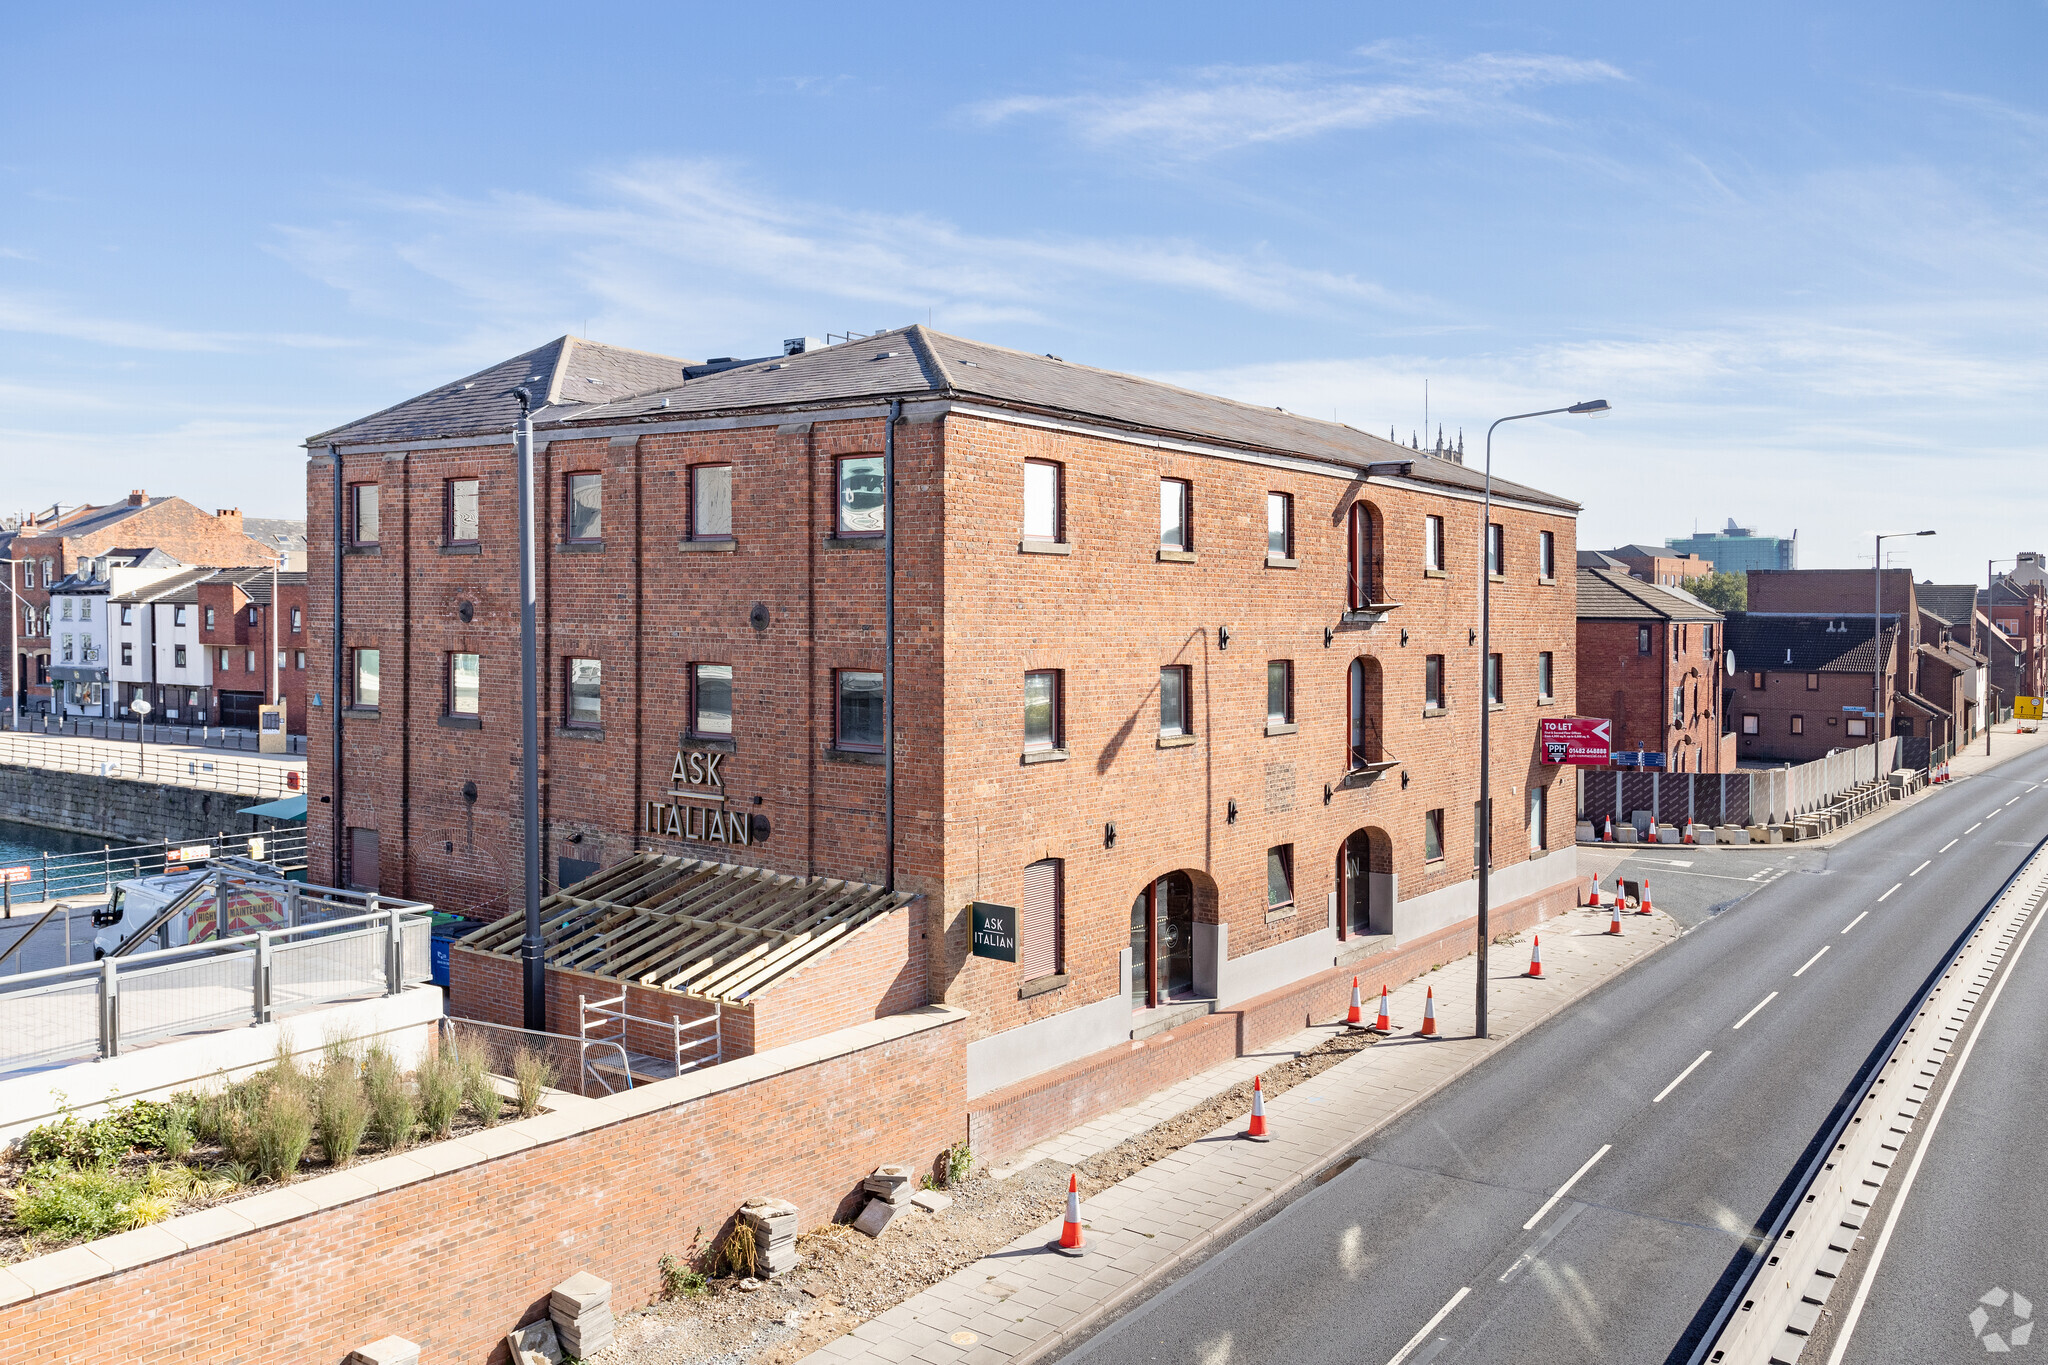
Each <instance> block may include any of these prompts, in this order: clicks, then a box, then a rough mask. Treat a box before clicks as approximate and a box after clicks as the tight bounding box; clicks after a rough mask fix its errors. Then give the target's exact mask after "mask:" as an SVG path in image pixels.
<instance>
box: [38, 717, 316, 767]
mask: <svg viewBox="0 0 2048 1365" xmlns="http://www.w3.org/2000/svg"><path fill="white" fill-rule="evenodd" d="M0 730H18V731H20V732H21V733H22V734H25V735H69V736H72V737H73V738H76V739H112V740H123V741H126V742H127V743H130V744H133V743H137V742H138V741H142V740H147V741H149V742H150V743H151V744H182V745H187V746H198V747H202V748H208V749H240V750H242V751H243V752H244V753H252V754H253V753H257V752H259V751H260V747H261V743H262V735H261V732H259V731H256V730H242V729H237V728H236V727H234V726H228V725H178V724H175V723H169V722H158V721H153V720H151V721H138V720H118V719H103V718H101V717H98V716H56V715H44V716H31V715H24V716H23V717H22V718H21V724H19V725H16V724H14V723H13V713H12V712H9V711H0ZM285 752H286V753H290V754H295V755H297V756H298V757H300V758H304V757H305V755H306V737H305V736H304V735H286V736H285Z"/></svg>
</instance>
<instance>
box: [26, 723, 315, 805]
mask: <svg viewBox="0 0 2048 1365" xmlns="http://www.w3.org/2000/svg"><path fill="white" fill-rule="evenodd" d="M111 743H112V741H107V740H100V741H92V740H80V741H78V742H76V743H70V744H67V743H65V742H64V741H63V740H61V739H38V738H33V737H31V736H28V735H22V734H0V764H9V765H12V766H15V767H21V768H42V769H45V770H46V771H54V772H67V773H91V774H94V775H96V776H99V777H114V778H120V779H121V780H122V781H125V782H148V783H153V784H155V785H157V786H161V787H194V788H198V789H200V790H202V791H217V792H237V793H239V794H241V795H243V796H264V797H269V798H272V799H273V800H274V799H276V798H278V797H283V796H296V795H298V794H300V793H302V792H304V791H305V790H306V772H305V768H304V767H303V766H302V765H300V764H296V763H279V762H275V761H272V762H267V763H265V762H253V761H249V760H244V759H232V758H212V757H209V756H207V755H204V754H194V753H190V752H186V751H182V750H175V749H173V750H164V749H151V748H149V747H148V746H146V745H137V746H136V748H134V749H126V748H121V749H115V748H110V747H107V746H108V745H109V744H111Z"/></svg>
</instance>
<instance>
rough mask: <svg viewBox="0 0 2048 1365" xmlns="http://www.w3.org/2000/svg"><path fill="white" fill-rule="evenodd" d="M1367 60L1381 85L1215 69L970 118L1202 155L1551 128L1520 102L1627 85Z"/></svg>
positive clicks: (1576, 60)
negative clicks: (1387, 136)
mask: <svg viewBox="0 0 2048 1365" xmlns="http://www.w3.org/2000/svg"><path fill="white" fill-rule="evenodd" d="M1360 55H1361V56H1362V57H1365V58H1367V59H1369V64H1370V65H1371V66H1372V67H1373V68H1375V71H1374V73H1373V74H1372V75H1370V76H1368V75H1367V74H1366V73H1363V72H1360V71H1358V70H1356V69H1344V68H1337V67H1328V66H1317V65H1309V64H1289V65H1278V66H1256V67H1246V66H1211V67H1205V68H1202V69H1199V70H1196V71H1193V72H1190V73H1188V74H1187V75H1186V76H1185V77H1183V78H1182V79H1180V80H1178V81H1160V82H1153V83H1150V84H1147V85H1145V86H1144V87H1143V88H1141V89H1137V90H1130V91H1092V92H1086V93H1079V94H1067V95H1014V96H1010V97H1008V98H1004V99H995V100H987V101H983V102H981V103H979V104H976V105H973V106H971V107H970V109H969V111H968V112H969V113H970V115H971V116H972V117H974V118H976V119H978V120H980V121H981V122H983V123H989V124H995V123H1002V122H1005V121H1009V120H1015V119H1024V118H1040V119H1053V120H1057V121H1059V122H1061V123H1064V124H1066V125H1067V126H1068V127H1069V128H1071V129H1072V130H1073V131H1074V133H1075V134H1076V135H1078V136H1080V137H1081V138H1083V139H1085V140H1087V141H1090V142H1096V143H1133V142H1143V143H1147V144H1151V145H1155V146H1161V147H1166V148H1170V149H1173V150H1175V151H1177V152H1180V153H1183V154H1196V153H1202V152H1211V151H1217V150H1222V149H1226V148H1231V147H1240V146H1245V145H1248V144H1252V143H1261V142H1290V141H1298V140H1300V139H1303V138H1310V137H1317V136H1320V135H1323V134H1326V133H1332V132H1339V131H1346V130H1357V129H1364V128H1374V127H1378V126H1381V125H1383V124H1390V123H1397V122H1404V121H1410V120H1416V119H1436V120H1441V121H1446V122H1449V121H1455V122H1462V123H1476V122H1481V121H1493V120H1499V119H1503V118H1512V119H1517V120H1531V119H1543V118H1545V117H1546V116H1545V115H1544V114H1543V113H1542V112H1541V111H1539V110H1537V109H1536V108H1535V107H1533V106H1532V105H1529V104H1527V103H1525V102H1522V101H1519V100H1517V99H1516V96H1518V95H1522V94H1525V93H1527V92H1530V91H1534V90H1538V89H1542V88H1544V87H1547V86H1556V85H1584V84H1588V83H1593V82H1607V81H1619V80H1623V79H1626V78H1625V77H1624V76H1623V74H1622V72H1621V71H1619V70H1618V69H1616V68H1615V67H1613V66H1611V65H1609V64H1608V63H1606V62H1602V61H1597V60H1593V59H1589V58H1582V57H1563V56H1553V55H1545V54H1528V53H1480V54H1477V55H1475V56H1470V57H1464V58H1459V59H1455V60H1449V61H1435V60H1426V59H1422V58H1415V57H1403V56H1400V55H1398V54H1397V53H1396V52H1395V51H1394V50H1391V49H1386V48H1374V49H1368V50H1367V51H1366V52H1364V53H1362V54H1360Z"/></svg>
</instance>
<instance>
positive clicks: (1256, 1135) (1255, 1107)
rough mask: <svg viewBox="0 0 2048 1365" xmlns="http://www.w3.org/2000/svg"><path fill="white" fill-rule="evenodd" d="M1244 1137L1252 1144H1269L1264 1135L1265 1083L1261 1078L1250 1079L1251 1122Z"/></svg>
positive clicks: (1267, 1138) (1268, 1138)
mask: <svg viewBox="0 0 2048 1365" xmlns="http://www.w3.org/2000/svg"><path fill="white" fill-rule="evenodd" d="M1244 1135H1245V1136H1246V1137H1247V1138H1249V1139H1251V1140H1252V1141H1253V1142H1271V1141H1272V1140H1273V1139H1272V1138H1270V1137H1268V1136H1267V1135H1266V1083H1265V1081H1264V1079H1263V1078H1261V1077H1258V1076H1254V1077H1252V1121H1251V1124H1250V1125H1249V1126H1248V1127H1247V1128H1246V1129H1245V1130H1244Z"/></svg>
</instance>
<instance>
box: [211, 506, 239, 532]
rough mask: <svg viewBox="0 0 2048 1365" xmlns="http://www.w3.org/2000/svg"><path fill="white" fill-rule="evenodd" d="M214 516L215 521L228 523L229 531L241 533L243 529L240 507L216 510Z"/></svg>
mask: <svg viewBox="0 0 2048 1365" xmlns="http://www.w3.org/2000/svg"><path fill="white" fill-rule="evenodd" d="M213 516H214V520H216V521H224V522H226V523H227V526H228V529H229V530H230V531H239V530H241V529H242V509H241V508H239V507H222V508H217V509H215V511H214V514H213Z"/></svg>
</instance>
